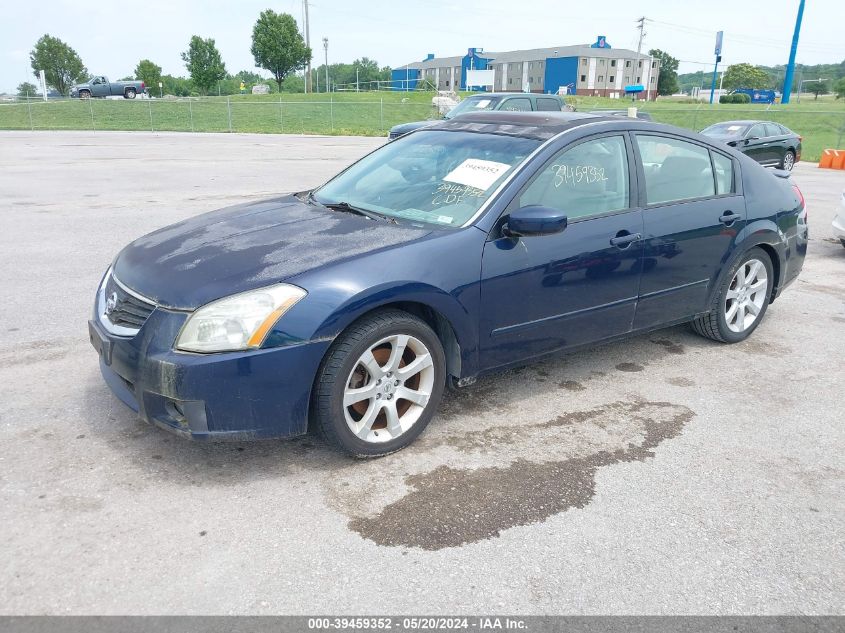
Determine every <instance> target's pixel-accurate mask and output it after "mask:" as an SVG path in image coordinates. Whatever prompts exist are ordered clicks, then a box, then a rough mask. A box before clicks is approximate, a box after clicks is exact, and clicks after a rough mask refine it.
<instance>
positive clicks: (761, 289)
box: [692, 248, 774, 343]
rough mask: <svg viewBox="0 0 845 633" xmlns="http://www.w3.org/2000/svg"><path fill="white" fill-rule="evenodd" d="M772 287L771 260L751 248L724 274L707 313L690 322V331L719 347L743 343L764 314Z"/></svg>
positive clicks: (760, 250)
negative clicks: (714, 342)
mask: <svg viewBox="0 0 845 633" xmlns="http://www.w3.org/2000/svg"><path fill="white" fill-rule="evenodd" d="M773 283H774V275H773V272H772V262H771V259H769V256H768V255H767V254H766V252H765V251H764V250H762V249H760V248H752V249H751V250H749V251H748V252H747V253H745V255H743V256H742V257H741V258H740V260H739V261H738V262H737V263H736V264H734V265H733V266H732V267H731V269H730V271H728V274H727V275H726V276H725V281H724V282H723V283H722V287H721V289H720V291H719V292H718V293H717V296H716V297H715V299H714V302H713V304H712V305H711V308H710V312H709V313H707V314H706V315H704V316H702V317H699V318H697V319H695V320H694V321H693V322H692V328H693V330H695V331H696V332H697V333H698V334H701V336H704V337H707V338H710V339H713V340H714V341H721V342H723V343H738V342H740V341H743V340H745V339H746V338H748V337H749V336H750V335H751V333H752V332H753V331H754V330H755V329H756V328H757V326H758V325H760V321H762V320H763V316H764V315H765V314H766V309H767V308H768V307H769V297H770V296H771V294H772V285H773Z"/></svg>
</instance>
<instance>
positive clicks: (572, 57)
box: [391, 35, 660, 100]
mask: <svg viewBox="0 0 845 633" xmlns="http://www.w3.org/2000/svg"><path fill="white" fill-rule="evenodd" d="M469 70H492V71H493V84H492V85H490V86H470V87H469V88H467V71H469ZM659 73H660V64H659V62H658V60H656V59H652V58H651V57H649V56H648V55H642V54H640V55H638V54H637V52H636V51H631V50H626V49H621V48H613V47H611V46H610V44H608V42H607V39H606V38H605V37H604V36H603V35H600V36H598V37H597V38H596V41H595V43H593V44H581V45H574V46H556V47H551V48H535V49H529V50H521V51H508V52H504V53H493V52H489V51H487V52H485V51H484V49H481V48H470V49H468V50H467V54H466V55H462V56H455V57H435V56H434V55H433V54H429V55H428V56H427V57H426V58H425V59H424V60H423V61H421V62H412V63H410V64H406V65H404V66H400V67H397V68H394V69H393V73H392V77H391V79H392V80H393V82H392V87H393V89H394V90H406V89H407V90H414V89H416V88H417V87H422V85H427V86H431V87H434V88H436V89H437V90H455V91H458V90H467V89H469V90H490V91H493V92H540V93H547V94H578V95H588V96H597V97H623V96H624V95H625V88H626V87H627V86H633V85H640V86H643V92H642V93H640V95H639V98H641V99H649V100H651V99H655V98H656V97H657V78H658V75H659ZM421 84H422V85H421Z"/></svg>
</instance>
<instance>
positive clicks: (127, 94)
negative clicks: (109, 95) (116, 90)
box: [123, 88, 135, 99]
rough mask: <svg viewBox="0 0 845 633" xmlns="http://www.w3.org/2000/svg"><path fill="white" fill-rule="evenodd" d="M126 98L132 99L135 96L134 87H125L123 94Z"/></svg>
mask: <svg viewBox="0 0 845 633" xmlns="http://www.w3.org/2000/svg"><path fill="white" fill-rule="evenodd" d="M123 96H124V97H125V98H126V99H134V98H135V88H127V89H126V92H125V93H124V94H123Z"/></svg>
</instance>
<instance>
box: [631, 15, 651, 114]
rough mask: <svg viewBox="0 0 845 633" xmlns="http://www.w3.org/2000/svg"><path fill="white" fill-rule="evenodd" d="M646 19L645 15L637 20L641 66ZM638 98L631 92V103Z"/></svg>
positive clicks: (638, 58)
mask: <svg viewBox="0 0 845 633" xmlns="http://www.w3.org/2000/svg"><path fill="white" fill-rule="evenodd" d="M645 21H646V17H645V16H643V17H641V18H640V19H639V20H637V24H639V29H640V39H639V41H638V42H637V65H638V66H639V64H641V63H642V60H641V59H640V53H641V52H642V50H643V38H644V37H645V36H646V33H645V31H644V30H643V29H644V28H645ZM640 79H642V75H641V76H640ZM646 99H648V93H647V92H646ZM636 100H637V93H636V92H632V93H631V103H634V102H635V101H636Z"/></svg>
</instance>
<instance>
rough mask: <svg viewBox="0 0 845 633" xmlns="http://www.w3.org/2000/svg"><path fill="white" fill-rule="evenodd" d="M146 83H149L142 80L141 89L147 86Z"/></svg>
mask: <svg viewBox="0 0 845 633" xmlns="http://www.w3.org/2000/svg"><path fill="white" fill-rule="evenodd" d="M146 85H147V84H145V83H144V82H143V81H142V82H141V90H143V89H144V88H145V87H146Z"/></svg>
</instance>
